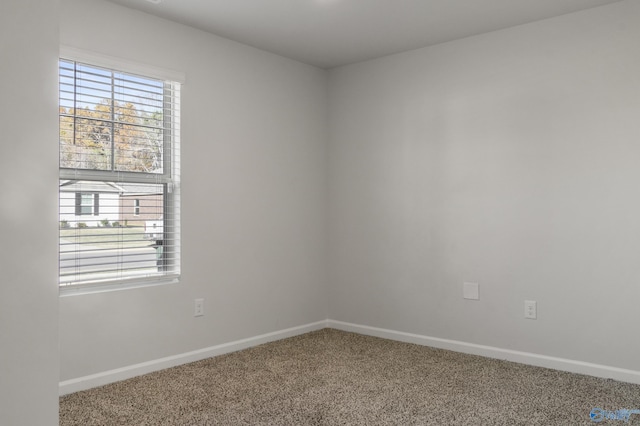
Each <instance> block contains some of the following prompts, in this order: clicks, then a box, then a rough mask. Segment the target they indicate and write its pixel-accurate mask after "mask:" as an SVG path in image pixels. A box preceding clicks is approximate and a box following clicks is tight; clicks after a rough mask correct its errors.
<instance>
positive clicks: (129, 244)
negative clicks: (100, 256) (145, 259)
mask: <svg viewBox="0 0 640 426" xmlns="http://www.w3.org/2000/svg"><path fill="white" fill-rule="evenodd" d="M78 244H82V245H86V246H94V247H95V248H96V249H119V248H136V247H149V246H150V245H151V244H153V241H149V240H145V239H144V228H143V227H141V226H127V227H115V228H111V227H100V228H61V229H60V251H67V250H75V249H76V247H74V246H76V245H78ZM92 248H93V247H92Z"/></svg>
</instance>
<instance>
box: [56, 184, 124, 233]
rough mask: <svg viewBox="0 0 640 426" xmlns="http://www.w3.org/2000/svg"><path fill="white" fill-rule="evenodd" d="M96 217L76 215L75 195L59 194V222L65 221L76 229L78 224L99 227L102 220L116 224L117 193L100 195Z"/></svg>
mask: <svg viewBox="0 0 640 426" xmlns="http://www.w3.org/2000/svg"><path fill="white" fill-rule="evenodd" d="M98 198H99V208H98V215H94V214H91V215H76V193H75V192H61V193H60V221H61V222H62V221H67V222H68V223H69V226H71V227H77V226H78V223H86V224H87V226H99V225H100V222H101V221H102V220H105V219H106V220H108V221H109V223H112V222H117V221H118V220H119V216H120V209H119V195H118V194H117V193H100V195H99V197H98Z"/></svg>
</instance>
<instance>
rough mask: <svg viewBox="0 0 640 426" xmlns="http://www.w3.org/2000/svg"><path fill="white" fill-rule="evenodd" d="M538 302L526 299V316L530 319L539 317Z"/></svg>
mask: <svg viewBox="0 0 640 426" xmlns="http://www.w3.org/2000/svg"><path fill="white" fill-rule="evenodd" d="M537 305H538V304H537V303H536V301H535V300H525V301H524V317H525V318H528V319H537V318H538V306H537Z"/></svg>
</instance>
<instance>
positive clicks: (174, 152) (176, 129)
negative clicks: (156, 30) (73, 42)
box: [58, 46, 185, 295]
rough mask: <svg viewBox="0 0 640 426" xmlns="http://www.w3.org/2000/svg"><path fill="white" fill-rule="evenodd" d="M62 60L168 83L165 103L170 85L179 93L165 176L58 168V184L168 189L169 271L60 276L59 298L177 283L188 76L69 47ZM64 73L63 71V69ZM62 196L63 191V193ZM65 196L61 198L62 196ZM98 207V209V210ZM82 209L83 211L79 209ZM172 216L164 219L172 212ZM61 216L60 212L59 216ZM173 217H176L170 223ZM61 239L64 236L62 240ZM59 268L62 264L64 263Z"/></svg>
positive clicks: (171, 113) (166, 144)
mask: <svg viewBox="0 0 640 426" xmlns="http://www.w3.org/2000/svg"><path fill="white" fill-rule="evenodd" d="M59 60H60V61H72V62H78V63H82V64H86V65H89V66H95V67H100V68H105V69H109V70H112V71H120V72H124V73H127V74H134V75H139V76H142V77H147V78H152V79H157V80H162V81H164V82H165V99H166V87H167V84H170V85H171V90H172V91H175V93H177V97H176V98H175V99H172V100H173V102H171V103H170V104H167V103H166V102H165V106H164V112H165V113H164V117H165V119H167V117H168V119H169V120H171V123H170V124H169V125H167V124H166V123H165V125H164V129H165V131H164V133H163V134H164V140H163V152H164V154H163V160H162V161H163V167H162V173H151V172H149V173H147V172H130V171H117V170H93V169H74V168H65V167H61V166H60V164H59V166H58V167H59V177H58V179H59V181H62V180H78V181H80V180H81V181H101V182H127V183H134V184H135V183H141V184H162V185H163V187H164V188H165V190H164V206H163V217H164V218H165V219H164V220H165V224H164V225H165V227H164V229H170V228H171V229H173V230H174V236H173V238H172V239H171V242H172V244H171V245H170V246H169V247H167V248H169V250H166V249H165V250H164V252H163V255H162V256H163V257H165V258H167V259H168V260H166V261H165V262H166V263H165V265H168V266H165V268H169V267H170V269H171V271H168V270H165V271H164V273H163V274H161V275H155V276H151V277H145V276H143V277H138V276H129V277H126V276H125V277H122V278H114V279H104V280H95V281H93V282H82V281H81V282H77V283H73V282H67V283H63V282H61V279H60V275H59V277H58V288H59V292H60V295H73V294H84V293H93V292H100V291H112V290H121V289H127V288H137V287H146V286H153V285H160V284H169V283H177V282H179V278H180V267H181V259H180V251H181V250H180V246H181V243H180V166H179V161H180V155H179V147H180V126H179V123H180V106H179V105H180V87H181V85H182V84H184V81H185V78H184V74H183V73H180V72H176V71H172V70H166V69H162V68H156V67H153V66H149V65H146V64H141V63H138V62H134V61H128V60H125V59H121V58H115V57H112V56H107V55H102V54H98V53H95V52H88V51H84V50H79V49H75V48H72V47H68V46H61V48H60V53H59ZM58 68H59V67H58ZM59 194H60V192H59ZM92 195H93V196H94V198H93V199H94V203H93V206H92V214H93V216H95V215H98V212H96V209H95V207H96V203H97V202H99V201H98V199H97V198H96V195H97V194H92ZM59 196H60V195H59ZM98 208H99V207H98ZM80 210H82V206H80ZM169 210H170V211H171V214H165V213H167V212H168V211H169ZM59 214H60V213H59ZM168 217H172V218H173V219H172V220H170V219H168ZM59 238H60V237H59ZM59 267H60V264H59Z"/></svg>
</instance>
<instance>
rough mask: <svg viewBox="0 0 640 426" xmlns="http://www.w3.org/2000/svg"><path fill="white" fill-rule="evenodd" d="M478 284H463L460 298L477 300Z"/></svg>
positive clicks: (478, 294) (478, 295)
mask: <svg viewBox="0 0 640 426" xmlns="http://www.w3.org/2000/svg"><path fill="white" fill-rule="evenodd" d="M478 287H479V286H478V283H464V284H463V286H462V297H464V298H465V299H471V300H479V299H480V291H479V288H478Z"/></svg>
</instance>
